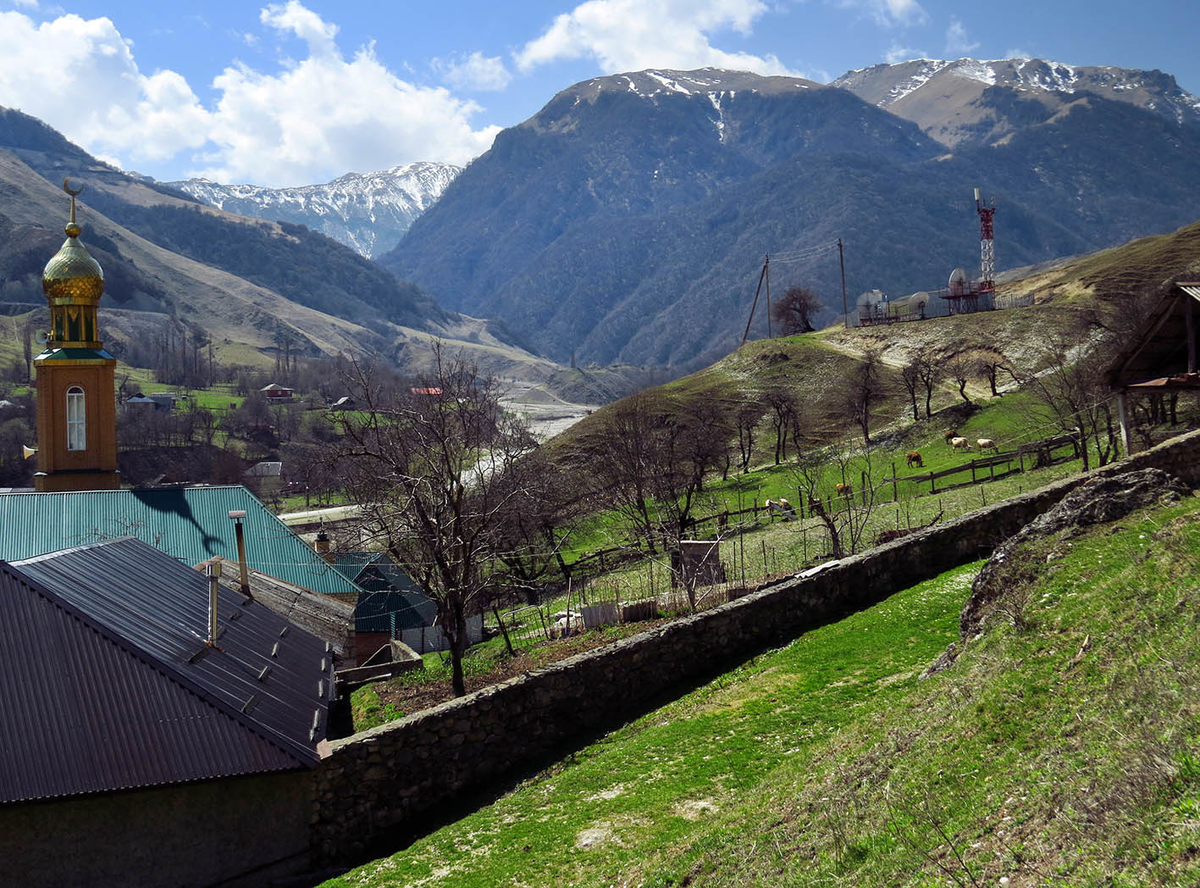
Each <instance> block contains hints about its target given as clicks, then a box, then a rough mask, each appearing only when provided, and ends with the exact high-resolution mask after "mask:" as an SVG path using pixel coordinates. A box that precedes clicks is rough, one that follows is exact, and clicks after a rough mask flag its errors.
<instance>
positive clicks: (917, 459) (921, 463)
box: [908, 450, 925, 469]
mask: <svg viewBox="0 0 1200 888" xmlns="http://www.w3.org/2000/svg"><path fill="white" fill-rule="evenodd" d="M913 466H917V467H919V468H922V469H923V468H925V460H923V459H921V453H920V451H918V450H913V451H912V452H910V453H909V454H908V467H909V468H910V469H911V468H912V467H913Z"/></svg>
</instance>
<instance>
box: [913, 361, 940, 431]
mask: <svg viewBox="0 0 1200 888" xmlns="http://www.w3.org/2000/svg"><path fill="white" fill-rule="evenodd" d="M916 365H917V366H916V369H917V375H918V376H919V377H920V380H921V387H922V388H923V389H924V390H925V418H926V419H929V418H930V417H932V416H933V410H932V407H931V404H932V403H933V390H934V389H935V388H937V381H938V375H939V374H940V373H941V362H940V361H939V360H938V358H937V355H936V354H935V353H934V352H933V351H932V350H930V349H924V348H923V349H921V350H920V351H919V352H917V357H916Z"/></svg>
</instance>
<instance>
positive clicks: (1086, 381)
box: [1025, 328, 1117, 472]
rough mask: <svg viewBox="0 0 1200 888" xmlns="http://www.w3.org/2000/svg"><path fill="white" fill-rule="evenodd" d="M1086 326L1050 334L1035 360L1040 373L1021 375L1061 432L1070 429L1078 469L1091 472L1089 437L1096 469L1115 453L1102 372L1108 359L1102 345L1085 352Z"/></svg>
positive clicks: (1086, 349) (1106, 389)
mask: <svg viewBox="0 0 1200 888" xmlns="http://www.w3.org/2000/svg"><path fill="white" fill-rule="evenodd" d="M1089 332H1091V331H1089V330H1088V329H1087V328H1083V329H1077V330H1073V331H1063V332H1059V333H1056V334H1053V335H1051V336H1050V337H1049V338H1048V339H1047V340H1046V342H1045V346H1044V348H1043V349H1042V353H1041V356H1040V358H1041V359H1040V361H1039V365H1040V369H1039V371H1038V372H1036V373H1028V374H1025V375H1027V376H1028V378H1029V384H1030V385H1031V386H1032V387H1033V391H1034V392H1035V393H1036V394H1037V396H1038V398H1039V400H1041V402H1042V403H1043V404H1044V405H1045V406H1046V407H1047V408H1048V409H1049V410H1050V412H1051V413H1052V414H1053V415H1054V417H1055V418H1056V419H1057V420H1058V421H1059V422H1060V423H1061V424H1062V426H1063V427H1064V428H1070V427H1072V426H1073V427H1074V428H1075V429H1076V434H1078V435H1079V437H1080V439H1081V443H1082V445H1083V447H1082V450H1083V470H1084V471H1085V472H1086V471H1088V469H1090V468H1091V460H1090V454H1089V452H1088V451H1089V446H1088V438H1091V439H1092V442H1093V443H1094V444H1095V446H1096V453H1097V456H1098V459H1099V461H1100V465H1105V464H1106V463H1108V462H1109V461H1111V460H1112V459H1113V457H1114V455H1115V453H1116V448H1117V433H1116V429H1115V427H1114V423H1113V416H1112V411H1111V409H1110V407H1109V400H1110V398H1111V392H1109V390H1108V386H1107V385H1106V384H1105V378H1104V369H1105V367H1106V366H1107V364H1108V361H1109V358H1110V351H1109V349H1108V348H1106V347H1105V346H1106V343H1103V342H1101V343H1093V344H1092V347H1091V348H1090V349H1089V348H1087V345H1088V334H1089Z"/></svg>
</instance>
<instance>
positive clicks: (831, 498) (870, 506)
mask: <svg viewBox="0 0 1200 888" xmlns="http://www.w3.org/2000/svg"><path fill="white" fill-rule="evenodd" d="M795 466H796V467H795V470H794V475H793V480H794V482H795V484H796V486H797V487H798V488H799V489H800V490H802V491H804V494H805V496H807V497H808V504H807V505H808V510H809V512H810V513H811V514H812V515H814V516H815V517H816V518H817V519H818V520H819V521H820V522H821V524H822V525H824V527H825V530H826V532H827V533H828V534H829V543H830V548H831V551H832V555H833V557H834V558H843V557H845V556H847V555H852V554H854V553H855V552H857V551H859V550H860V549H862V548H863V547H864V546H865V544H866V541H867V536H866V533H867V524H868V522H869V521H870V519H871V516H872V515H873V514H874V512H875V509H876V506H877V505H878V502H877V500H876V497H875V484H874V480H873V474H872V459H871V449H870V448H869V447H862V448H857V449H848V450H824V451H812V452H810V453H807V454H805V455H804V456H802V457H800V459H798V460H797V461H796V463H795ZM838 478H841V479H842V480H841V481H838ZM839 485H840V488H839Z"/></svg>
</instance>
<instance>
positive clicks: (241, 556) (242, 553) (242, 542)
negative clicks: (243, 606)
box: [229, 509, 254, 598]
mask: <svg viewBox="0 0 1200 888" xmlns="http://www.w3.org/2000/svg"><path fill="white" fill-rule="evenodd" d="M229 517H230V518H232V519H233V528H234V533H236V534H237V552H238V570H239V571H240V572H241V589H242V594H243V595H245V596H246V597H247V598H253V597H254V596H253V595H251V594H250V569H249V568H248V567H247V566H246V534H245V531H244V529H243V528H242V519H243V518H245V517H246V510H245V509H230V510H229Z"/></svg>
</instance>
